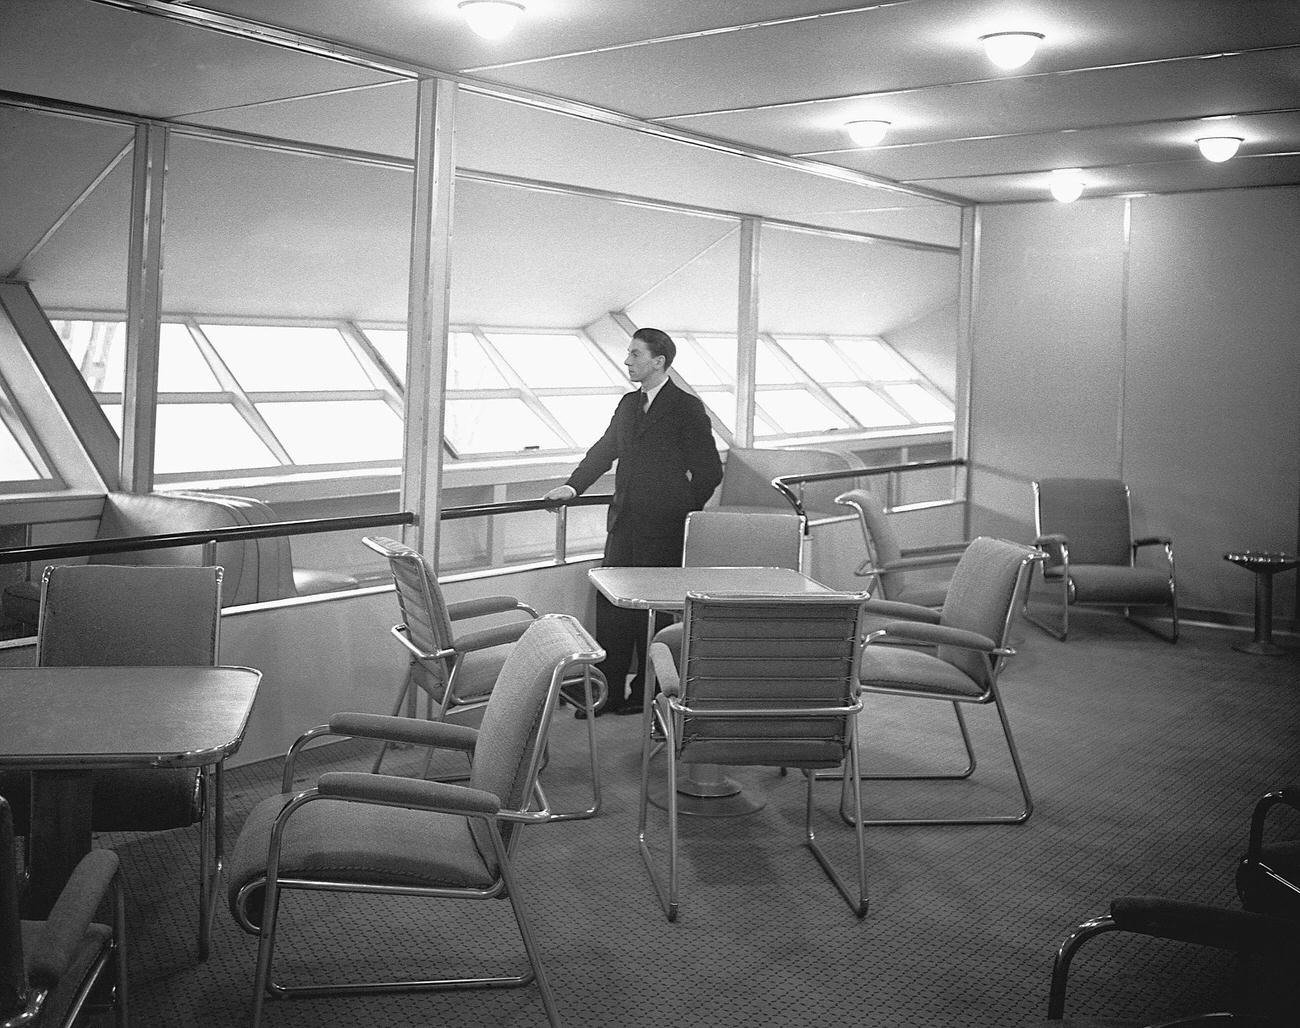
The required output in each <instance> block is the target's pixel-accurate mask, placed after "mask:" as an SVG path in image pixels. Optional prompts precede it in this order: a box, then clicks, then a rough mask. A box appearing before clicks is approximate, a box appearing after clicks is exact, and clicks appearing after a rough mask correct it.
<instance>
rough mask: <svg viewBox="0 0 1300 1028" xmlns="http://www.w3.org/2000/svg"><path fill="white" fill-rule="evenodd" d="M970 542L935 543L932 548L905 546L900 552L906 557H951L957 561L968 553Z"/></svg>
mask: <svg viewBox="0 0 1300 1028" xmlns="http://www.w3.org/2000/svg"><path fill="white" fill-rule="evenodd" d="M968 546H970V543H969V542H963V543H935V544H934V545H932V546H904V547H903V549H902V550H901V551H900V552H901V553H902V555H903V556H904V557H950V558H953V559H956V558H958V557H960V556H961V555H962V554H963V553H965V552H966V548H967V547H968Z"/></svg>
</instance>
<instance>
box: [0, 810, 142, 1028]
mask: <svg viewBox="0 0 1300 1028" xmlns="http://www.w3.org/2000/svg"><path fill="white" fill-rule="evenodd" d="M0 804H3V810H2V811H0V813H2V815H3V816H2V820H0V844H2V845H3V847H4V848H3V849H2V850H0V868H3V875H2V876H0V886H3V890H2V891H0V915H3V921H4V922H8V923H4V924H3V925H0V930H3V931H4V932H5V933H6V935H8V934H9V933H12V937H11V938H10V939H9V940H8V941H7V942H6V952H5V956H6V967H5V970H6V974H7V973H8V972H9V971H10V968H9V967H8V965H7V960H8V959H10V958H14V959H15V960H16V962H17V963H18V964H19V965H20V966H19V967H14V968H13V970H14V971H18V972H20V973H21V981H20V982H10V981H9V980H8V979H7V977H6V980H5V981H0V1001H4V1002H5V1003H8V1002H10V1001H12V1002H13V1003H14V1004H15V1005H17V1004H21V1009H16V1011H6V1010H4V1009H0V1017H2V1018H4V1019H3V1020H0V1028H27V1026H31V1025H37V1024H42V1025H44V1024H52V1022H49V1021H48V1020H46V1019H45V1015H47V1014H49V1013H50V1010H49V1009H48V1008H47V1002H48V1001H49V999H50V997H51V995H54V994H56V990H57V989H58V987H59V985H60V984H61V979H62V978H63V977H64V976H65V975H66V974H67V973H68V972H69V971H71V970H72V966H70V965H71V961H72V957H73V954H74V952H75V946H74V943H75V942H76V940H77V939H80V938H84V936H85V935H86V931H87V929H88V928H89V926H90V924H91V922H92V920H93V918H94V916H95V911H96V908H97V907H98V906H99V905H100V903H101V902H102V900H103V897H104V896H105V895H106V894H107V895H111V897H112V907H113V923H112V926H111V931H110V933H109V935H108V937H107V938H106V939H105V940H104V942H103V944H102V945H101V946H100V948H99V951H98V952H97V953H96V954H95V956H94V957H93V959H92V960H91V961H90V962H89V964H88V965H87V967H86V969H85V970H84V972H82V978H81V982H80V983H79V985H78V987H77V989H76V990H75V991H74V992H73V994H72V996H71V997H70V998H69V1000H68V1002H67V1005H66V1012H64V1014H63V1017H62V1019H61V1020H60V1021H59V1025H60V1028H72V1026H73V1025H74V1024H75V1023H76V1022H77V1020H78V1018H79V1017H80V1015H81V1013H82V1011H83V1009H85V1007H86V1005H87V1002H88V1001H89V999H90V996H91V993H92V992H94V991H95V989H96V988H97V987H101V979H102V978H103V976H104V972H105V971H106V969H107V968H108V967H109V965H110V963H111V965H112V968H113V981H112V984H111V986H110V987H109V988H108V989H107V990H106V991H107V993H108V1000H109V1002H110V1003H111V1005H112V1007H113V1023H114V1025H116V1028H127V1025H128V1024H130V1012H129V1006H130V1004H129V988H128V983H127V973H126V900H125V892H124V889H123V886H122V870H121V863H120V861H119V859H118V856H117V854H116V853H114V852H113V851H112V850H93V851H92V852H90V853H88V854H86V856H84V857H82V858H81V860H80V861H79V862H78V864H77V866H76V867H75V868H74V869H73V872H72V876H71V878H69V879H68V883H67V885H65V886H64V888H63V890H62V892H61V894H60V897H59V901H58V902H57V903H56V904H55V907H54V909H53V910H51V911H50V914H49V916H48V918H46V920H45V922H44V925H45V932H47V933H48V934H49V935H50V936H52V938H53V941H52V942H48V943H47V941H46V938H45V933H42V934H40V935H37V937H36V939H35V942H34V945H33V946H32V949H31V951H30V952H23V950H24V946H23V931H22V922H21V921H20V920H19V918H18V884H19V883H18V879H19V872H18V868H17V861H16V859H15V847H14V836H13V820H12V814H11V811H10V809H9V804H8V802H7V801H5V800H4V799H3V798H2V797H0ZM10 943H12V945H13V946H15V947H17V949H18V952H13V953H11V952H9V945H10ZM10 985H17V986H18V988H17V989H16V990H14V991H13V992H12V993H11V991H10Z"/></svg>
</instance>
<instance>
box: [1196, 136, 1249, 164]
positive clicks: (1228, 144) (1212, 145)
mask: <svg viewBox="0 0 1300 1028" xmlns="http://www.w3.org/2000/svg"><path fill="white" fill-rule="evenodd" d="M1242 142H1243V140H1242V138H1241V136H1202V137H1201V138H1200V139H1198V140H1197V141H1196V145H1197V146H1199V147H1200V148H1201V156H1202V157H1204V158H1205V159H1206V160H1207V161H1213V162H1214V163H1215V164H1222V163H1223V162H1224V161H1230V160H1232V158H1233V157H1235V156H1236V154H1237V147H1239V146H1241V144H1242Z"/></svg>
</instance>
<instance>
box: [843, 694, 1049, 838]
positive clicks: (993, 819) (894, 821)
mask: <svg viewBox="0 0 1300 1028" xmlns="http://www.w3.org/2000/svg"><path fill="white" fill-rule="evenodd" d="M992 704H993V706H994V708H995V709H996V710H997V714H998V721H999V723H1000V724H1001V725H1002V734H1003V736H1005V738H1006V741H1007V750H1008V752H1009V753H1010V754H1011V766H1012V768H1013V769H1014V770H1015V773H1016V782H1017V784H1018V786H1019V788H1020V798H1021V804H1022V805H1021V808H1020V811H1019V812H1018V813H1016V814H1001V815H992V816H987V817H959V818H884V819H874V820H873V819H868V820H865V821H863V824H866V825H871V826H872V827H885V826H888V825H909V826H916V825H1018V824H1023V823H1024V822H1026V821H1028V820H1029V815H1030V814H1032V813H1033V811H1034V801H1033V798H1032V797H1031V796H1030V794H1029V782H1028V780H1027V779H1026V778H1025V770H1024V766H1023V765H1022V764H1021V763H1020V753H1019V751H1018V750H1017V749H1016V742H1015V738H1014V737H1013V736H1012V734H1011V722H1010V721H1008V720H1007V714H1006V710H1005V709H1004V708H1003V706H1002V698H1001V696H999V695H998V692H997V687H996V685H995V686H994V687H993V698H992ZM952 706H953V710H954V711H955V712H956V714H957V722H958V724H959V725H960V726H961V732H962V740H963V742H964V743H965V746H966V753H967V757H968V758H969V768H968V771H967V773H966V774H961V775H946V776H945V775H862V776H861V777H863V778H875V779H878V780H884V781H914V780H941V779H944V778H949V779H962V778H968V777H969V774H970V772H971V771H974V769H975V753H974V750H973V749H972V748H971V741H970V734H969V730H968V729H967V727H966V718H965V716H964V715H963V714H962V711H961V707H960V706H959V705H958V704H957V703H955V702H954V703H953V705H952ZM840 816H841V817H842V818H843V819H844V821H845V822H846V823H849V824H851V823H852V818H851V817H850V812H849V811H847V810H845V809H844V802H843V797H841V801H840Z"/></svg>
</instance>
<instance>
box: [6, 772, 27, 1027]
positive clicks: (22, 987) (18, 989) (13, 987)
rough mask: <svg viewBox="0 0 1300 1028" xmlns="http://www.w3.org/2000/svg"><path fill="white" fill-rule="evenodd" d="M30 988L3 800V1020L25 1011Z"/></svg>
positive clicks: (10, 832) (14, 862) (11, 826)
mask: <svg viewBox="0 0 1300 1028" xmlns="http://www.w3.org/2000/svg"><path fill="white" fill-rule="evenodd" d="M26 987H27V976H26V972H25V970H24V966H23V933H22V920H21V917H20V915H19V910H18V858H17V856H16V854H15V852H14V818H13V812H12V811H11V810H10V809H9V801H8V800H6V799H5V798H4V797H3V796H0V1017H3V1018H8V1017H11V1016H13V1015H14V1014H16V1013H18V1012H19V1011H20V1010H22V1009H23V1006H24V1002H25V1001H24V996H23V994H24V992H25V991H26Z"/></svg>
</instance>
